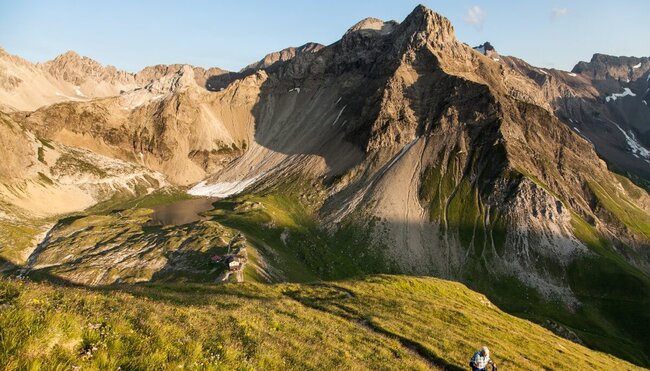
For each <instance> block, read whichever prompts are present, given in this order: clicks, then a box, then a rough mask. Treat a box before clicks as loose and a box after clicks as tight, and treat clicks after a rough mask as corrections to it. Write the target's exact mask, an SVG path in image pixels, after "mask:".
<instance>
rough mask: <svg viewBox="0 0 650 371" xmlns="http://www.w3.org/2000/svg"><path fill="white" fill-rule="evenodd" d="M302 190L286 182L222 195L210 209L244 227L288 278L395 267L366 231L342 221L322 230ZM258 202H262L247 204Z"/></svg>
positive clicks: (213, 214) (332, 276) (330, 276)
mask: <svg viewBox="0 0 650 371" xmlns="http://www.w3.org/2000/svg"><path fill="white" fill-rule="evenodd" d="M298 193H299V189H291V188H285V189H284V190H283V191H278V190H274V191H272V192H267V193H264V192H262V193H260V194H249V195H245V196H240V197H236V198H234V199H229V200H223V201H220V202H217V203H216V204H215V206H216V208H215V210H213V211H211V212H208V213H206V215H208V216H209V217H210V218H212V219H213V220H215V221H218V222H219V223H221V224H223V225H224V226H226V227H229V228H233V229H237V230H240V231H242V232H244V234H245V235H246V237H247V239H248V241H249V243H251V244H252V245H253V246H254V247H255V248H256V249H257V250H258V251H260V253H261V254H263V255H264V257H265V259H266V260H268V261H269V262H270V263H271V264H272V266H273V267H275V268H278V269H280V270H281V271H282V272H283V275H284V276H285V279H286V280H287V281H291V282H308V281H313V280H314V279H341V278H349V277H354V276H359V275H362V274H367V273H380V272H381V273H386V272H389V273H390V272H393V271H394V269H392V267H391V265H390V264H389V263H388V262H386V261H385V259H384V258H383V256H381V252H380V251H379V250H378V249H372V248H371V247H370V246H369V243H368V241H369V240H370V238H369V236H367V234H366V233H367V232H366V231H364V230H360V229H358V228H355V227H354V226H352V225H342V226H341V228H340V229H339V230H338V231H336V232H335V233H334V234H329V233H328V232H326V231H323V230H321V229H320V228H319V227H318V224H317V220H316V218H315V216H314V214H313V209H312V208H311V207H310V206H309V205H306V203H304V202H301V201H300V197H299V195H298ZM254 203H258V204H261V205H263V207H262V208H258V209H246V208H245V207H243V206H245V205H246V204H249V205H250V204H254ZM283 233H286V239H285V241H283V240H282V237H281V236H282V234H283Z"/></svg>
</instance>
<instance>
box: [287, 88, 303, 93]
mask: <svg viewBox="0 0 650 371" xmlns="http://www.w3.org/2000/svg"><path fill="white" fill-rule="evenodd" d="M292 91H295V92H296V93H298V94H300V88H293V89H291V90H289V91H288V92H287V93H291V92H292Z"/></svg>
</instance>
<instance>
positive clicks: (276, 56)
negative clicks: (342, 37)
mask: <svg viewBox="0 0 650 371" xmlns="http://www.w3.org/2000/svg"><path fill="white" fill-rule="evenodd" d="M322 48H324V45H321V44H318V43H307V44H304V45H301V46H298V47H295V48H294V47H289V48H285V49H282V50H280V51H277V52H273V53H269V54H267V55H265V56H264V58H262V59H261V60H260V61H258V62H255V63H252V64H249V65H248V66H246V67H244V68H242V70H241V73H247V72H254V71H257V70H261V69H267V68H271V67H273V66H277V65H278V64H280V63H283V62H286V61H288V60H291V59H293V58H295V57H296V56H297V55H300V54H303V53H316V52H318V51H319V50H321V49H322Z"/></svg>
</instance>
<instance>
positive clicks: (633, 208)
mask: <svg viewBox="0 0 650 371" xmlns="http://www.w3.org/2000/svg"><path fill="white" fill-rule="evenodd" d="M625 186H626V187H627V188H631V187H630V186H629V184H625ZM589 188H590V189H591V190H592V192H594V194H595V195H596V198H597V199H598V202H599V203H600V204H601V205H602V206H603V207H604V208H605V209H607V210H608V211H609V212H611V213H612V214H613V215H614V216H615V217H616V218H617V219H618V220H620V221H621V222H622V223H623V224H625V225H626V226H627V227H628V228H630V229H631V230H632V231H634V232H636V233H638V234H640V235H641V236H643V237H645V239H646V240H647V241H650V215H649V214H648V213H646V212H645V211H644V210H642V209H641V208H639V207H638V206H637V205H635V204H634V203H633V202H631V200H629V199H628V198H627V197H619V196H618V195H617V192H616V191H614V190H612V189H607V188H606V186H605V185H602V184H596V183H589Z"/></svg>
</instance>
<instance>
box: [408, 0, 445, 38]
mask: <svg viewBox="0 0 650 371" xmlns="http://www.w3.org/2000/svg"><path fill="white" fill-rule="evenodd" d="M402 27H403V28H404V29H405V30H406V33H425V34H428V35H429V36H428V37H427V38H429V39H432V40H435V41H436V42H439V43H442V42H449V41H455V40H456V35H455V32H454V27H453V26H452V24H451V22H450V21H449V19H447V18H446V17H444V16H442V15H440V14H438V13H436V12H434V11H433V10H431V9H429V8H427V7H426V6H424V5H418V6H416V7H415V9H413V11H412V12H411V13H410V14H409V15H408V16H407V17H406V19H404V21H403V22H402Z"/></svg>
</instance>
